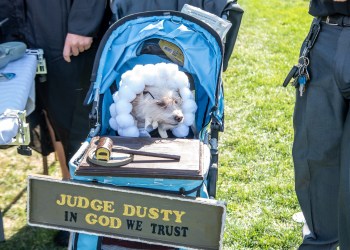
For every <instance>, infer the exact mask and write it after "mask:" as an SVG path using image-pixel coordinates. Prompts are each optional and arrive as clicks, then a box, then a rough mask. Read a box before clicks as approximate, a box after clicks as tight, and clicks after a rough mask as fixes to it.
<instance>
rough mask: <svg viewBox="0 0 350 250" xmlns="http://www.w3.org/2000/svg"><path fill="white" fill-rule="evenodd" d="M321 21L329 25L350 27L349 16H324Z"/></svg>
mask: <svg viewBox="0 0 350 250" xmlns="http://www.w3.org/2000/svg"><path fill="white" fill-rule="evenodd" d="M321 21H322V22H324V23H327V24H329V25H337V26H342V27H350V16H344V15H333V16H325V17H322V18H321Z"/></svg>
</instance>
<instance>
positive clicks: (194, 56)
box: [69, 0, 243, 250]
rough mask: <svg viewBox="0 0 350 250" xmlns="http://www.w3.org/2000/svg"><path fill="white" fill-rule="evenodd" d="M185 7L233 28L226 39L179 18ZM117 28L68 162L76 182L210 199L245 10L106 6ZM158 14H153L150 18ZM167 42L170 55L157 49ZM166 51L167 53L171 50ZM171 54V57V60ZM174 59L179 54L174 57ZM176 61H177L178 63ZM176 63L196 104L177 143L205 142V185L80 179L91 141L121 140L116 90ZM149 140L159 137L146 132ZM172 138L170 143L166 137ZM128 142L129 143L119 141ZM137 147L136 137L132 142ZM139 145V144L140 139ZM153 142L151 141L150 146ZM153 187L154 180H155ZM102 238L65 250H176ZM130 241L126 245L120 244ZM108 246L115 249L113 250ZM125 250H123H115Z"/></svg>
mask: <svg viewBox="0 0 350 250" xmlns="http://www.w3.org/2000/svg"><path fill="white" fill-rule="evenodd" d="M185 4H189V5H192V6H196V7H199V8H201V9H203V10H206V11H208V12H211V13H213V14H215V15H216V16H220V17H222V18H224V19H227V20H228V21H230V22H231V23H232V27H231V28H230V29H229V31H228V33H227V35H226V37H225V38H223V37H220V36H219V34H218V33H217V32H216V31H215V30H214V29H213V27H212V26H210V25H208V24H207V23H205V22H203V21H200V20H198V19H197V18H194V17H193V16H191V15H189V14H185V13H182V12H179V11H178V10H180V9H181V8H182V7H183V6H184V5H185ZM111 7H112V12H113V19H114V21H115V22H114V23H113V25H111V27H110V28H109V30H108V31H107V32H106V34H105V35H104V38H103V40H102V41H101V44H100V47H99V50H98V52H97V55H96V59H95V63H94V68H93V73H92V76H91V82H92V84H91V88H90V91H89V93H88V95H87V98H86V100H85V102H86V103H87V104H92V111H91V113H90V120H91V124H92V129H91V131H90V133H89V135H88V137H87V139H86V141H85V142H84V143H83V144H82V146H81V147H80V149H79V150H78V151H77V152H76V154H75V155H74V156H73V158H72V159H71V160H70V163H69V167H70V171H71V176H72V179H73V180H77V181H83V182H97V183H100V184H103V185H113V186H117V187H126V188H138V189H142V190H144V191H146V192H147V190H149V191H157V192H161V193H164V195H167V194H169V193H170V194H178V195H182V196H192V197H202V198H206V199H210V198H215V196H216V182H217V178H218V136H219V132H221V131H223V129H224V93H223V82H222V76H221V74H222V72H223V71H225V70H226V68H227V65H228V61H229V58H230V55H231V53H232V51H233V47H234V44H235V41H236V37H237V34H238V30H239V26H240V22H241V18H242V15H243V10H242V9H241V8H240V6H239V5H238V4H237V3H236V1H234V0H231V1H230V0H229V1H227V0H215V1H214V0H207V1H203V0H191V1H181V0H178V1H177V0H176V1H170V0H168V1H157V0H154V1H148V0H144V1H140V0H133V1H121V0H115V1H111ZM154 10H156V11H154ZM160 41H163V42H165V43H166V44H167V45H169V46H167V47H168V48H171V49H172V50H171V51H170V52H171V53H166V51H164V50H162V49H159V46H158V44H159V42H160ZM168 52H169V51H168ZM174 52H176V53H174ZM174 54H177V55H178V54H180V55H181V56H180V57H179V56H176V55H174ZM179 58H180V59H179ZM159 63H174V64H176V65H177V67H178V68H179V70H181V71H183V72H186V75H187V76H188V77H189V79H190V85H191V87H190V88H191V91H193V93H194V100H195V102H196V104H197V109H196V112H195V120H194V124H193V126H191V129H190V131H189V133H188V135H187V136H181V138H178V140H181V139H183V140H184V141H186V140H189V139H190V140H197V141H200V142H201V143H203V145H204V147H205V149H204V150H205V151H206V152H208V155H209V157H206V158H205V163H204V164H203V166H204V167H203V170H202V173H203V178H193V179H191V178H183V179H181V178H171V177H169V178H166V177H165V178H164V177H162V178H159V176H155V177H154V178H152V177H150V176H147V177H146V178H145V177H138V176H126V175H123V176H108V174H102V175H98V174H91V175H89V173H79V171H78V170H79V167H78V166H79V164H80V163H81V161H82V158H83V155H84V154H85V153H86V151H87V149H88V147H89V145H90V143H91V140H93V138H96V137H103V136H111V137H116V138H118V136H120V134H118V131H116V130H115V129H113V128H112V126H111V124H110V122H109V120H110V119H111V113H110V112H109V109H110V106H111V104H112V103H113V101H114V99H113V98H114V95H115V93H118V91H119V90H120V81H121V79H122V75H123V73H125V72H127V71H130V70H132V69H133V68H134V67H135V66H137V65H146V64H159ZM150 134H151V135H152V137H153V136H156V137H157V136H159V135H158V134H156V133H154V131H153V132H150ZM168 134H169V137H173V138H174V137H175V136H174V135H173V134H172V133H168ZM120 139H121V140H127V138H126V137H120ZM132 139H133V140H137V138H132ZM140 140H141V139H140ZM147 140H151V139H147ZM155 180H156V181H155ZM104 242H108V239H103V237H101V236H96V235H90V234H85V233H72V234H71V239H70V245H69V248H70V249H84V250H86V249H174V248H171V247H170V248H169V247H166V246H160V245H159V244H155V245H149V244H146V243H143V244H142V243H139V242H137V244H136V245H135V244H134V243H135V242H132V241H130V242H127V241H124V240H118V239H115V240H114V243H113V244H114V245H116V246H119V248H118V247H115V248H113V247H112V248H108V247H106V246H107V245H108V246H110V245H111V244H105V243H104ZM125 242H127V243H125ZM113 244H112V245H113ZM120 246H122V247H120Z"/></svg>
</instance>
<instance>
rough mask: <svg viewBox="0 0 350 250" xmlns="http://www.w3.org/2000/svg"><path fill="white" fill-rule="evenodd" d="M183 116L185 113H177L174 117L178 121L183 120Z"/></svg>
mask: <svg viewBox="0 0 350 250" xmlns="http://www.w3.org/2000/svg"><path fill="white" fill-rule="evenodd" d="M183 118H184V117H183V115H175V116H174V119H175V121H177V122H181V121H182V119H183Z"/></svg>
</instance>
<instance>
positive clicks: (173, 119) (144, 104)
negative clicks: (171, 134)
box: [132, 86, 184, 130]
mask: <svg viewBox="0 0 350 250" xmlns="http://www.w3.org/2000/svg"><path fill="white" fill-rule="evenodd" d="M181 104H182V99H181V97H180V95H179V93H178V92H177V91H175V90H172V89H168V88H165V87H152V86H147V87H146V88H145V89H144V91H143V93H141V94H139V95H137V96H136V98H135V99H134V101H133V102H132V105H133V110H132V114H133V115H134V117H135V119H136V120H137V122H138V125H137V126H138V127H140V126H144V125H145V124H146V126H147V120H148V121H150V122H151V123H153V124H155V123H156V124H157V125H158V127H159V128H161V129H163V130H168V129H172V128H174V127H176V126H177V125H179V123H181V122H182V121H183V118H184V116H183V113H182V110H181ZM139 123H140V124H139Z"/></svg>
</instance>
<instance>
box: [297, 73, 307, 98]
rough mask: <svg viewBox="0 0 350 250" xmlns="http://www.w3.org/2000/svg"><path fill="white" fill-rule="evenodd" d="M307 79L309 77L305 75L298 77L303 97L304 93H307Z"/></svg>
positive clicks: (300, 92)
mask: <svg viewBox="0 0 350 250" xmlns="http://www.w3.org/2000/svg"><path fill="white" fill-rule="evenodd" d="M306 78H307V76H306V75H305V74H302V75H300V76H299V77H298V83H299V94H300V96H303V93H304V92H305V85H306Z"/></svg>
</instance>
